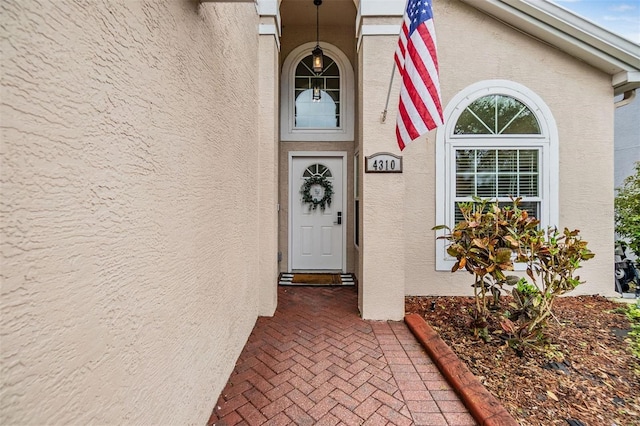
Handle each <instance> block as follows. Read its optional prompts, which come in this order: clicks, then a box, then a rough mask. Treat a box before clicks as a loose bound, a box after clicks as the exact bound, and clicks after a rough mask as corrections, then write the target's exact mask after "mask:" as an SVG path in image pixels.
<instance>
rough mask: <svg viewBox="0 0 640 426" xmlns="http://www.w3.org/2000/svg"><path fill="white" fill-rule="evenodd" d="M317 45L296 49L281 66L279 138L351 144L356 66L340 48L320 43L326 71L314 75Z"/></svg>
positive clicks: (307, 45) (307, 44) (306, 44)
mask: <svg viewBox="0 0 640 426" xmlns="http://www.w3.org/2000/svg"><path fill="white" fill-rule="evenodd" d="M315 46H316V44H315V43H305V44H303V45H301V46H298V47H297V48H295V49H294V50H293V51H292V52H291V53H290V54H289V55H288V56H287V58H286V59H285V61H284V63H283V64H282V78H281V85H280V107H281V111H280V139H281V140H283V141H296V142H304V141H314V142H315V141H352V140H353V137H354V120H355V116H354V110H355V92H354V90H355V85H354V75H353V67H352V66H351V63H350V62H349V59H348V58H347V56H346V55H345V54H344V53H343V52H342V51H341V50H340V49H338V48H337V47H335V46H333V45H331V44H328V43H321V47H322V50H323V52H324V57H323V62H324V69H323V70H322V72H320V73H315V72H313V69H312V67H311V59H312V56H311V52H312V50H313V48H314V47H315Z"/></svg>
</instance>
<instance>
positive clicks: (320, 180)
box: [300, 176, 333, 211]
mask: <svg viewBox="0 0 640 426" xmlns="http://www.w3.org/2000/svg"><path fill="white" fill-rule="evenodd" d="M315 185H320V186H321V187H322V189H323V190H324V194H323V197H322V198H320V199H315V198H313V196H312V195H311V188H312V187H313V186H315ZM300 193H301V194H302V202H303V203H305V204H311V210H316V209H317V208H318V207H320V210H321V211H324V210H325V209H326V208H327V206H331V198H332V197H333V185H331V182H329V181H328V180H327V178H326V177H324V176H312V177H310V178H308V179H307V180H305V182H304V184H302V188H300Z"/></svg>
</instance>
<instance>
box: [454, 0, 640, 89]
mask: <svg viewBox="0 0 640 426" xmlns="http://www.w3.org/2000/svg"><path fill="white" fill-rule="evenodd" d="M461 1H463V2H465V3H467V4H468V5H469V6H471V7H473V8H475V9H478V10H480V11H482V12H484V13H487V14H489V15H491V16H493V17H494V18H496V19H498V20H500V21H501V22H503V23H505V24H506V25H509V26H510V27H512V28H514V29H516V30H518V31H520V32H523V33H525V34H528V35H530V36H531V37H534V38H536V39H538V40H540V41H542V42H545V43H547V44H549V45H551V46H554V47H555V48H557V49H559V50H561V51H563V52H565V53H567V54H569V55H571V56H573V57H575V58H577V59H580V60H581V61H583V62H585V63H587V64H589V65H591V66H593V67H595V68H597V69H599V70H601V71H603V72H605V73H607V74H609V75H611V76H612V87H613V88H614V92H615V94H620V93H624V92H625V91H627V90H633V89H636V88H639V87H640V81H639V79H638V73H640V45H638V44H635V43H633V42H631V41H629V40H627V39H625V38H623V37H620V36H618V35H616V34H614V33H612V32H610V31H607V30H606V29H604V28H601V27H599V26H598V25H596V24H594V23H592V22H590V21H587V20H586V19H584V18H582V17H580V16H578V15H575V14H573V13H572V12H570V11H569V10H567V9H564V8H562V7H560V6H557V5H555V4H553V3H549V2H547V1H540V0H537V1H535V2H534V1H532V0H484V1H481V2H479V1H475V0H461Z"/></svg>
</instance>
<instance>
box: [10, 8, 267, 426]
mask: <svg viewBox="0 0 640 426" xmlns="http://www.w3.org/2000/svg"><path fill="white" fill-rule="evenodd" d="M257 25H258V23H257V16H256V10H255V6H254V5H253V4H252V3H235V4H233V3H232V4H211V3H208V4H203V5H200V4H199V2H197V1H191V0H181V1H175V0H172V1H169V0H165V1H160V0H149V1H142V0H126V1H125V0H121V1H110V0H109V1H107V0H104V1H98V0H95V1H80V2H78V1H66V0H57V1H42V2H39V1H33V0H12V1H3V2H2V3H0V35H1V37H2V41H1V43H2V45H1V46H2V47H1V48H2V51H1V56H2V93H1V97H0V105H1V109H0V114H1V129H2V130H1V131H2V133H1V137H2V143H1V149H0V160H1V162H2V165H1V172H0V173H1V174H0V183H1V185H2V187H1V190H2V196H1V197H0V215H1V216H0V218H1V228H2V241H1V243H0V255H1V257H0V263H1V267H0V274H1V277H0V278H1V279H2V288H1V302H0V303H1V309H2V311H1V313H2V316H1V323H0V327H1V328H0V330H1V339H2V340H1V343H0V344H1V357H0V361H1V373H0V374H1V376H2V379H1V380H2V390H1V394H0V397H1V398H0V424H4V425H14V424H45V423H56V424H204V422H206V420H207V418H208V416H209V414H210V412H211V409H212V408H213V404H214V403H215V400H216V399H217V397H218V395H219V393H220V391H221V389H222V387H223V386H224V384H225V382H226V380H227V378H228V375H229V373H230V372H231V370H232V368H233V365H234V362H235V359H236V358H237V356H238V354H239V352H240V350H241V349H242V346H243V345H244V342H245V341H246V338H247V336H248V334H249V333H250V331H251V329H252V327H253V324H254V322H255V318H256V315H257V306H258V300H257V294H258V291H257V289H256V287H255V286H256V283H257V282H258V276H257V275H258V274H257V271H258V264H257V262H258V261H259V256H258V249H257V247H258V246H257V244H256V235H257V234H258V229H257V227H258V223H259V221H258V214H259V203H258V202H257V201H258V199H259V185H257V184H256V182H258V181H259V174H258V168H259V167H258V164H259V158H258V150H257V149H256V148H257V145H258V130H257V126H256V125H251V123H255V120H256V117H257V116H258V105H257V102H256V100H255V99H256V92H257V85H258V83H257V81H256V79H255V77H254V75H255V70H256V69H257V67H258V36H257ZM246 124H249V125H246Z"/></svg>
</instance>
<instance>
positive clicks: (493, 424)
mask: <svg viewBox="0 0 640 426" xmlns="http://www.w3.org/2000/svg"><path fill="white" fill-rule="evenodd" d="M404 321H405V323H406V324H407V326H408V327H409V329H410V330H411V332H412V333H413V334H414V335H415V336H416V339H418V341H419V342H420V343H421V344H422V346H424V348H425V350H426V351H427V353H428V354H429V356H430V357H431V359H432V360H433V362H434V364H436V366H437V367H438V369H440V372H441V373H442V375H443V376H444V377H445V379H447V381H448V382H449V384H450V385H451V387H452V388H453V389H454V390H455V391H456V392H457V393H458V395H459V396H460V399H461V400H462V402H463V403H464V405H465V406H466V407H467V409H468V410H469V412H470V413H471V415H472V416H473V418H474V419H475V420H476V421H477V422H478V424H480V425H482V426H518V422H516V421H515V419H514V418H513V417H511V415H510V414H509V413H508V412H507V410H506V409H505V408H504V407H503V406H502V405H501V404H500V402H498V400H497V399H496V398H495V397H494V396H493V395H491V394H490V393H489V391H487V390H486V389H485V387H484V386H483V385H482V383H480V381H479V380H478V379H477V378H476V376H474V375H473V373H471V371H470V370H469V369H468V368H467V366H466V365H464V363H463V362H462V361H460V359H459V358H458V357H457V356H456V354H455V353H454V352H453V351H452V350H451V348H450V347H449V346H448V345H447V344H446V343H445V342H444V341H443V340H442V339H441V338H440V336H438V333H436V332H435V331H434V330H433V329H432V328H431V327H429V325H428V324H427V323H426V321H425V320H424V318H422V317H421V316H420V315H418V314H409V315H406V316H405V317H404Z"/></svg>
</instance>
